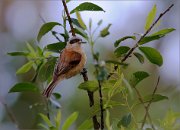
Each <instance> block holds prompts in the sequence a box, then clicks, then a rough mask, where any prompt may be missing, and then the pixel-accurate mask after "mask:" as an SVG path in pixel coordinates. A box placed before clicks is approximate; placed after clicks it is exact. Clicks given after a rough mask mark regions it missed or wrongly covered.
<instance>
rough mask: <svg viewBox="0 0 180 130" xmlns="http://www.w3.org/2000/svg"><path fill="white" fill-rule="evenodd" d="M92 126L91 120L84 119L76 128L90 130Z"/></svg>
mask: <svg viewBox="0 0 180 130" xmlns="http://www.w3.org/2000/svg"><path fill="white" fill-rule="evenodd" d="M92 126H93V123H92V120H91V119H88V120H85V121H84V122H83V123H82V124H81V125H80V126H79V127H78V129H77V130H91V128H92Z"/></svg>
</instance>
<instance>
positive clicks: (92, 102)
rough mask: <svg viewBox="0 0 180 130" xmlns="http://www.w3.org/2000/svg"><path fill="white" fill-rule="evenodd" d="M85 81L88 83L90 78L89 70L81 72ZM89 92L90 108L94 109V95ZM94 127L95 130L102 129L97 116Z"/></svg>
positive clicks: (94, 117) (94, 118)
mask: <svg viewBox="0 0 180 130" xmlns="http://www.w3.org/2000/svg"><path fill="white" fill-rule="evenodd" d="M81 74H82V76H83V78H84V81H88V76H87V70H86V69H85V68H84V69H83V71H82V72H81ZM87 92H88V97H89V106H90V107H92V106H94V93H93V92H91V91H87ZM92 119H93V126H94V129H95V130H99V128H100V124H99V123H98V121H97V117H96V115H94V116H93V118H92Z"/></svg>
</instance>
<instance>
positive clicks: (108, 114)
mask: <svg viewBox="0 0 180 130" xmlns="http://www.w3.org/2000/svg"><path fill="white" fill-rule="evenodd" d="M105 122H106V126H107V130H111V124H110V112H109V110H108V109H106V118H105Z"/></svg>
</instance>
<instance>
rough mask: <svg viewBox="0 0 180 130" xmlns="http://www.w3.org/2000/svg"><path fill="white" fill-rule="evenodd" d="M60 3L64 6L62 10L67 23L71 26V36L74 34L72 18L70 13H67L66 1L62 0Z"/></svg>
mask: <svg viewBox="0 0 180 130" xmlns="http://www.w3.org/2000/svg"><path fill="white" fill-rule="evenodd" d="M62 3H63V6H64V10H65V12H66V15H67V17H68V21H69V25H70V27H71V32H72V36H76V34H75V31H74V28H73V25H72V20H71V17H70V14H69V11H68V8H67V5H66V1H65V0H62Z"/></svg>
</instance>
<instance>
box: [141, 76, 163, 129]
mask: <svg viewBox="0 0 180 130" xmlns="http://www.w3.org/2000/svg"><path fill="white" fill-rule="evenodd" d="M159 81H160V76H159V77H158V80H157V84H156V86H155V88H154V91H153V94H152V99H151V100H150V101H149V103H148V105H147V106H146V113H145V116H144V119H143V122H142V125H141V129H143V127H144V124H145V122H146V118H147V116H148V112H149V108H150V105H151V103H152V101H153V97H154V94H155V93H156V91H157V87H158V84H159Z"/></svg>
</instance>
